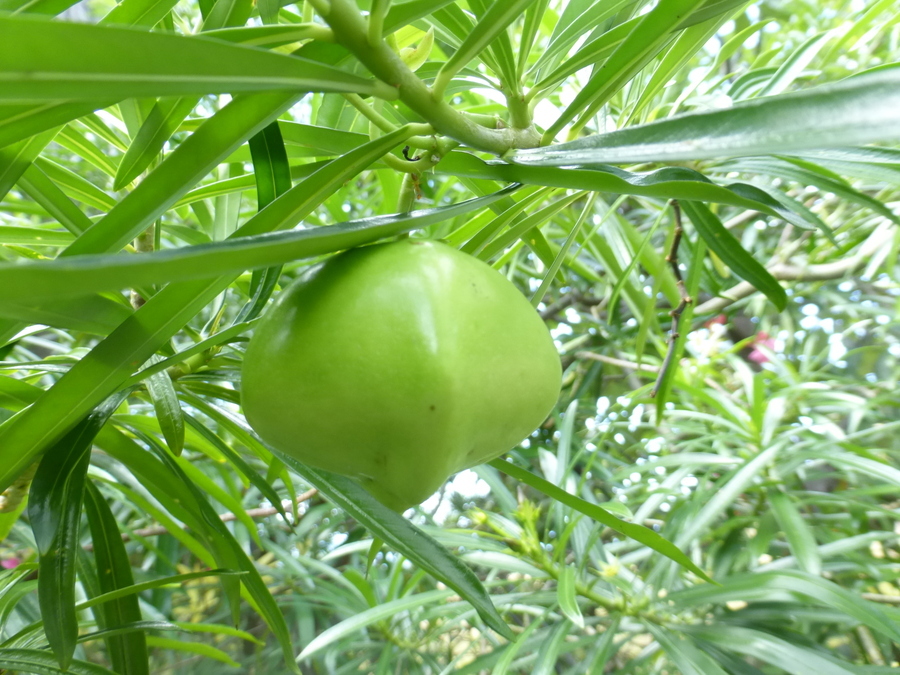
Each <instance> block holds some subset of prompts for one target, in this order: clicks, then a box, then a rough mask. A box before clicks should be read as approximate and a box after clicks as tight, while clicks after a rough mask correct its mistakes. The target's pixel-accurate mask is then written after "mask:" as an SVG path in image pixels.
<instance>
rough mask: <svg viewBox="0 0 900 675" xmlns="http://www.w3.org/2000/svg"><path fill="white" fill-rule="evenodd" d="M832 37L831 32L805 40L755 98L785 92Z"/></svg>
mask: <svg viewBox="0 0 900 675" xmlns="http://www.w3.org/2000/svg"><path fill="white" fill-rule="evenodd" d="M831 37H832V33H831V31H826V32H824V33H819V34H818V35H813V36H812V37H811V38H809V39H807V40H806V41H805V42H804V43H803V44H802V45H800V46H799V47H797V49H796V50H795V51H794V52H793V53H792V54H791V55H790V56H789V57H788V58H787V59H785V61H784V63H782V64H781V65H780V66H779V67H778V70H777V71H775V74H774V75H773V76H772V79H771V80H769V81H768V83H766V86H764V87H763V88H762V89H760V91H759V93H758V94H757V96H772V95H773V94H780V93H782V92H783V91H784V90H786V89H787V88H788V87H789V86H790V85H791V84H793V82H794V80H796V79H797V77H798V76H799V75H800V74H801V73H802V72H803V71H804V70H805V69H806V67H807V66H808V65H809V64H810V63H811V62H812V60H813V59H814V58H815V57H816V54H818V53H819V50H820V49H822V47H824V46H825V43H826V42H827V41H828V40H829V38H831Z"/></svg>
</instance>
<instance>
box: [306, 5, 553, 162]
mask: <svg viewBox="0 0 900 675" xmlns="http://www.w3.org/2000/svg"><path fill="white" fill-rule="evenodd" d="M323 18H324V19H325V22H326V23H327V24H328V25H329V26H330V27H331V29H332V31H334V35H335V39H336V40H337V42H338V43H339V44H341V45H343V46H344V47H346V48H347V49H348V50H349V51H350V53H351V54H353V55H354V56H355V57H356V58H357V59H358V60H359V61H360V62H361V63H362V64H363V65H364V66H365V67H366V68H368V69H369V70H370V71H371V72H372V74H373V75H375V77H377V78H378V79H379V80H381V81H383V82H386V83H387V84H389V85H391V86H393V87H396V88H397V92H398V95H399V97H400V100H401V101H403V102H404V103H405V104H406V105H408V106H409V107H410V108H411V109H412V110H413V111H414V112H416V113H417V114H418V115H421V116H422V118H423V119H425V120H426V121H427V122H428V123H430V124H431V126H433V127H434V129H435V130H436V131H437V132H438V133H440V134H443V135H445V136H449V137H450V138H454V139H456V140H457V141H459V142H460V143H462V144H464V145H467V146H469V147H471V148H475V149H476V150H484V151H485V152H490V153H493V154H495V155H503V154H504V153H506V152H508V151H509V150H511V149H512V148H533V147H537V145H538V143H539V141H540V134H538V133H537V131H536V130H535V129H534V127H530V128H528V129H514V128H506V129H488V128H487V127H484V126H481V125H480V124H477V123H475V122H474V121H472V120H471V119H469V118H468V117H467V116H466V115H463V114H462V113H461V112H459V111H458V110H456V109H455V108H453V106H451V105H450V104H448V103H446V102H444V101H442V100H440V99H439V98H437V97H435V96H434V94H433V93H432V91H431V89H429V88H428V86H427V85H426V84H425V83H424V82H423V81H422V80H420V79H419V78H418V77H417V76H416V74H415V73H413V72H412V71H411V70H410V69H409V68H408V67H407V66H406V64H405V63H403V60H402V59H401V58H400V57H399V56H398V55H397V54H395V53H394V51H393V50H392V49H391V48H390V47H389V46H388V45H387V43H385V41H384V40H379V41H378V43H377V44H375V45H372V44H370V43H369V39H368V26H367V24H366V20H365V19H364V18H363V17H362V15H361V14H360V13H359V11H358V10H357V7H356V3H355V2H352V1H351V0H332V2H331V3H330V7H329V11H328V12H327V14H323Z"/></svg>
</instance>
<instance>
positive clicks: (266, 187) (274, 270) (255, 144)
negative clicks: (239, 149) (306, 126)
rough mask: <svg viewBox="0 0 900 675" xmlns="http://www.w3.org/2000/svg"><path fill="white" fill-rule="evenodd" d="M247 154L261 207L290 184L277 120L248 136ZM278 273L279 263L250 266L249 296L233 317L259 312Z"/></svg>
mask: <svg viewBox="0 0 900 675" xmlns="http://www.w3.org/2000/svg"><path fill="white" fill-rule="evenodd" d="M250 156H251V157H252V159H253V173H254V175H255V177H256V203H257V209H258V210H260V211H261V210H262V209H264V208H265V207H266V206H268V205H269V204H270V203H271V202H273V201H274V200H275V199H276V198H278V197H280V196H281V195H282V194H284V193H285V192H287V191H288V190H290V189H291V185H292V181H291V167H290V164H289V163H288V156H287V151H286V150H285V147H284V139H283V138H282V137H281V129H280V127H279V125H278V124H276V123H273V124H270V125H269V126H267V127H266V128H265V129H263V130H262V131H260V132H259V133H258V134H256V136H254V137H253V138H251V139H250ZM280 276H281V266H280V265H276V266H274V267H267V268H265V269H261V270H259V269H257V270H253V276H252V277H251V280H250V300H249V301H248V303H247V305H246V306H245V307H244V308H242V309H241V311H240V312H239V313H238V317H237V319H236V321H247V320H248V319H253V318H255V317H256V316H258V315H259V313H260V312H262V310H263V308H264V307H265V305H266V303H267V302H268V300H269V298H270V297H271V295H272V292H273V291H274V290H275V285H276V283H277V282H278V278H279V277H280Z"/></svg>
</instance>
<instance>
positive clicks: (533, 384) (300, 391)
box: [241, 239, 561, 510]
mask: <svg viewBox="0 0 900 675" xmlns="http://www.w3.org/2000/svg"><path fill="white" fill-rule="evenodd" d="M560 380H561V369H560V362H559V356H558V354H557V352H556V348H555V346H554V344H553V340H552V339H551V337H550V334H549V333H548V331H547V328H546V326H545V325H544V322H543V321H542V320H541V318H540V317H539V316H538V314H537V313H536V312H535V310H534V309H533V308H532V307H531V305H530V304H529V303H528V301H527V300H526V299H525V298H524V297H523V296H522V294H521V293H520V292H519V291H518V290H517V289H516V287H515V286H513V284H511V283H510V282H509V281H508V280H507V279H506V278H505V277H504V276H503V275H501V274H500V273H498V272H497V271H496V270H494V269H492V268H491V267H490V266H488V265H486V264H485V263H483V262H481V261H480V260H477V259H476V258H473V257H471V256H469V255H466V254H465V253H461V252H459V251H457V250H456V249H454V248H452V247H450V246H447V245H446V244H442V243H439V242H434V241H425V240H416V239H403V240H401V241H397V242H393V243H389V244H379V245H375V246H367V247H363V248H357V249H353V250H351V251H348V252H346V253H343V254H341V255H338V256H335V257H333V258H331V259H330V260H328V261H327V262H326V263H324V264H323V265H322V266H321V267H320V268H318V269H317V270H315V271H314V272H313V273H312V274H310V275H309V276H308V277H306V278H304V279H301V280H299V281H297V282H295V283H294V284H292V285H291V286H289V287H288V288H287V289H285V290H284V292H282V293H281V295H280V296H279V297H278V299H277V301H276V302H275V303H274V305H273V306H272V307H271V308H270V309H269V311H268V312H267V313H266V314H265V316H264V317H263V318H262V320H261V321H260V322H259V324H258V326H257V327H256V329H255V331H254V335H253V338H252V339H251V341H250V344H249V346H248V347H247V353H246V356H245V358H244V365H243V376H242V393H241V399H242V404H243V408H244V413H245V415H246V417H247V420H248V421H249V423H250V424H251V426H252V427H253V428H254V429H255V430H256V431H257V433H259V435H260V436H261V437H262V438H263V439H264V440H266V441H267V442H268V443H270V444H271V445H273V446H274V447H276V448H278V449H280V450H281V451H283V452H285V453H288V454H290V455H292V456H294V457H296V458H297V459H298V460H300V461H301V462H303V463H305V464H308V465H310V466H313V467H317V468H320V469H326V470H328V471H334V472H336V473H340V474H343V475H346V476H350V477H352V478H355V479H356V480H358V481H359V482H360V483H361V484H362V485H363V486H364V487H365V488H366V489H367V490H368V491H369V492H370V493H372V494H373V495H374V496H375V497H376V498H378V499H379V500H380V501H381V502H383V503H384V504H386V505H387V506H389V507H391V508H393V509H396V510H402V509H405V508H408V507H409V506H413V505H415V504H418V503H420V502H421V501H423V500H424V499H426V498H427V497H429V496H430V495H431V494H432V493H433V492H434V491H435V490H437V489H438V488H439V487H440V486H441V484H442V483H443V482H444V481H445V480H446V479H447V477H448V476H450V475H451V474H453V473H456V472H457V471H460V470H462V469H466V468H469V467H472V466H476V465H478V464H481V463H483V462H486V461H489V460H491V459H494V458H495V457H498V456H499V455H501V454H503V453H504V452H506V451H507V450H509V449H510V448H512V447H513V446H515V445H516V444H517V443H519V442H520V441H521V440H522V439H523V438H525V437H526V436H527V435H528V434H529V433H531V432H532V431H533V430H534V429H535V427H537V426H538V425H540V424H541V423H542V422H543V421H544V420H545V419H546V417H547V415H548V414H549V413H550V411H551V410H552V408H553V406H554V404H555V403H556V399H557V397H558V395H559V389H560Z"/></svg>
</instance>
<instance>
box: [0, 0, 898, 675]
mask: <svg viewBox="0 0 900 675" xmlns="http://www.w3.org/2000/svg"><path fill="white" fill-rule="evenodd" d="M0 14H2V16H0V83H2V86H0V98H2V101H0V288H2V293H0V492H2V496H0V562H3V564H4V568H3V569H0V670H3V671H11V672H34V673H59V672H70V673H109V672H115V673H134V674H135V675H138V674H140V673H147V672H152V673H176V672H190V673H198V674H200V675H202V674H203V673H213V672H216V673H221V672H222V671H223V669H225V670H227V671H228V672H241V673H287V672H303V673H350V672H364V673H379V674H380V673H397V672H402V673H422V674H426V673H427V674H433V675H436V674H438V673H450V672H454V673H471V674H473V675H474V674H479V675H480V674H481V673H497V674H502V673H530V674H533V673H548V674H549V673H560V674H563V673H564V674H567V675H575V674H576V673H578V674H580V673H592V674H600V673H618V674H621V675H626V674H634V675H640V674H644V673H646V674H648V675H649V674H650V673H661V672H680V673H686V674H688V673H697V674H701V675H710V674H720V673H728V674H729V675H745V674H757V675H758V674H759V673H764V674H765V675H781V674H783V673H790V674H792V675H793V674H796V675H808V674H809V673H810V672H819V673H823V674H829V675H830V674H835V675H837V674H841V675H843V674H845V673H852V674H861V673H867V674H868V673H871V674H873V675H875V674H878V673H887V672H889V671H890V672H894V670H895V669H896V667H897V663H898V659H900V646H898V645H900V633H898V631H897V625H898V621H900V581H898V579H900V571H898V570H900V567H898V561H900V535H898V532H900V529H898V525H897V513H898V505H900V467H898V465H897V453H898V451H900V445H898V441H897V438H898V434H897V432H898V429H900V422H898V421H897V419H898V412H900V395H898V391H897V386H896V382H897V379H898V377H900V319H898V316H897V314H898V308H900V300H898V299H900V266H898V252H900V239H898V237H897V234H896V225H897V224H898V223H900V212H898V204H900V149H898V148H897V147H896V146H895V145H892V144H894V143H896V142H897V141H900V131H898V130H900V98H898V96H900V67H898V66H900V64H898V61H900V58H898V55H900V48H898V45H900V21H898V16H897V14H896V3H895V2H893V1H892V0H869V1H866V2H859V3H851V4H849V5H848V4H847V3H843V2H837V1H836V0H816V1H815V2H807V1H805V0H787V1H785V2H779V3H775V2H768V1H764V2H759V3H746V2H735V1H734V0H706V1H705V2H698V1H696V0H662V1H660V2H656V3H653V2H645V1H644V0H611V1H606V0H604V1H603V2H598V1H596V0H571V1H567V2H562V1H558V0H554V1H552V2H551V1H549V0H524V1H520V0H506V1H505V2H501V0H497V1H496V2H488V1H487V0H457V1H453V0H440V1H437V2H435V1H433V0H407V1H405V2H400V1H395V2H393V3H391V2H390V1H387V0H372V2H371V3H369V2H366V1H365V0H359V2H353V1H352V0H305V1H301V2H297V3H295V4H287V5H283V4H282V3H279V2H272V1H271V0H261V1H260V2H258V3H253V2H251V1H250V0H234V1H232V0H219V1H215V0H199V2H196V3H175V2H172V0H122V1H121V2H119V3H117V4H116V3H114V2H113V1H112V0H84V1H83V2H80V3H74V2H72V0H37V1H29V2H25V1H23V0H0ZM54 17H55V18H56V20H51V19H53V18H54ZM89 24H91V25H89ZM557 141H559V142H557ZM673 201H675V202H677V205H673V204H672V202H673ZM680 214H683V218H682V217H681V215H680ZM407 233H410V236H413V237H427V238H431V239H439V240H442V241H445V242H447V243H448V244H450V245H452V246H454V247H456V248H459V249H461V250H462V251H464V252H466V253H468V254H471V255H474V256H477V257H478V258H480V259H482V260H484V261H486V262H488V263H489V264H490V265H492V266H493V267H494V268H495V269H497V270H499V272H501V273H503V274H504V275H505V276H506V277H507V278H508V279H510V280H511V281H512V282H513V283H515V284H516V285H517V286H518V288H519V289H520V290H521V292H522V293H523V294H524V295H525V296H526V297H528V298H529V299H531V301H532V304H533V306H535V307H536V309H537V311H538V312H539V313H540V314H541V316H542V318H543V319H544V320H545V321H546V322H547V324H548V327H549V328H550V329H551V332H552V334H553V336H554V338H555V341H556V347H557V349H558V351H559V354H560V358H561V359H562V365H563V371H564V374H563V390H562V394H561V397H560V400H559V402H558V405H557V408H556V410H555V411H554V413H553V414H552V415H551V417H550V418H549V419H548V420H547V421H546V422H545V423H544V424H543V425H542V426H541V427H540V428H538V429H537V430H536V431H535V432H534V433H533V434H532V435H531V436H530V437H529V438H527V439H524V440H523V441H522V443H521V444H520V445H519V446H517V447H516V448H511V449H510V452H509V453H508V455H507V457H506V458H505V459H501V460H497V461H495V462H492V463H491V464H488V465H482V466H479V467H476V468H475V470H474V471H467V472H463V473H462V474H460V475H459V476H457V477H456V478H455V479H452V480H451V481H450V482H448V483H447V484H446V485H445V486H444V488H442V490H441V491H440V492H439V493H438V494H437V495H435V496H434V497H432V498H431V499H429V500H428V501H426V502H425V503H424V504H423V505H421V506H419V507H416V508H415V509H410V510H409V511H407V512H406V513H405V514H403V515H400V514H396V513H394V512H392V511H390V510H389V509H387V508H385V507H383V506H382V505H380V504H379V503H378V502H377V501H375V500H374V499H373V498H372V497H371V496H370V495H369V494H368V493H367V492H365V490H363V489H362V488H361V487H360V486H359V485H357V484H356V483H354V482H353V481H351V480H349V479H345V478H341V477H339V476H336V475H333V474H328V473H326V472H323V471H318V470H316V469H311V468H310V467H307V466H304V465H302V464H300V463H298V462H297V461H296V460H293V459H291V458H289V457H286V456H283V455H280V454H278V453H277V452H274V451H272V450H271V449H270V448H269V447H267V446H266V445H265V444H264V443H262V442H261V441H260V439H259V438H258V437H257V436H256V435H255V434H254V432H253V431H252V430H251V429H250V428H249V427H248V426H247V425H246V423H245V421H244V418H243V414H242V411H241V409H240V387H241V382H240V368H241V362H242V358H243V354H244V350H245V344H246V341H247V339H248V334H250V333H251V331H253V329H254V327H255V326H256V325H257V323H256V321H257V318H258V317H259V316H260V314H261V313H263V312H265V311H266V309H267V307H268V303H269V301H270V299H271V298H272V297H273V296H277V294H278V293H280V292H281V289H282V288H283V287H285V286H287V285H288V284H289V283H290V282H291V281H293V280H294V279H296V278H298V277H299V276H301V275H303V274H304V273H305V272H306V271H307V270H308V269H309V268H310V267H311V266H312V265H315V264H318V263H319V262H321V261H322V260H324V259H326V258H327V257H328V256H330V255H332V254H334V253H337V252H340V251H343V250H346V249H348V248H353V247H355V246H362V245H365V244H369V243H373V242H376V241H383V240H389V239H390V238H393V237H397V236H403V235H406V234H407ZM508 386H509V387H511V388H514V387H516V386H518V384H517V383H516V382H510V383H508ZM347 423H348V424H351V423H352V420H347ZM312 488H317V489H312ZM29 490H30V497H29ZM36 573H37V574H36ZM710 580H712V583H710ZM66 668H67V669H66Z"/></svg>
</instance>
